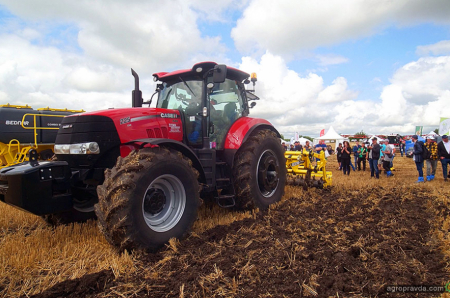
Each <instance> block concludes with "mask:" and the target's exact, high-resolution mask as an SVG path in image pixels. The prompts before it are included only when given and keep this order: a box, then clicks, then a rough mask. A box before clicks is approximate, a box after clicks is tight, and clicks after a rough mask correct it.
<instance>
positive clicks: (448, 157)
mask: <svg viewBox="0 0 450 298" xmlns="http://www.w3.org/2000/svg"><path fill="white" fill-rule="evenodd" d="M437 151H438V156H439V160H440V161H441V164H442V171H443V172H444V181H445V182H447V181H448V173H447V165H448V164H450V142H449V141H448V136H447V135H443V136H442V141H440V142H439V144H438V148H437Z"/></svg>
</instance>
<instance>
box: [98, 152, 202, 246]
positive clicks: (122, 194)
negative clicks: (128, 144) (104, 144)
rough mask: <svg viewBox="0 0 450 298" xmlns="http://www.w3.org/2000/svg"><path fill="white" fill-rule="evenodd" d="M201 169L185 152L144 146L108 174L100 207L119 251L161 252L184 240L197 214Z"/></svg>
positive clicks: (106, 232) (102, 225) (107, 231)
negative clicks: (170, 240) (160, 250)
mask: <svg viewBox="0 0 450 298" xmlns="http://www.w3.org/2000/svg"><path fill="white" fill-rule="evenodd" d="M197 177H198V172H197V171H196V170H195V169H194V168H193V167H192V166H191V162H190V160H188V159H187V158H186V157H184V156H183V155H182V154H181V153H180V152H171V151H169V150H168V149H163V148H154V149H147V148H144V149H142V150H140V151H139V152H133V153H131V154H130V155H129V156H127V157H125V158H121V157H119V158H118V161H117V164H116V166H115V167H114V168H112V169H111V170H106V172H105V182H104V183H103V185H100V186H98V188H97V193H98V200H99V203H98V204H97V205H96V206H95V213H96V214H97V217H98V225H99V227H100V229H101V231H102V232H103V234H104V235H105V237H106V239H107V240H108V241H109V242H110V243H111V244H112V245H114V246H116V247H117V248H118V249H119V250H120V251H123V250H125V249H127V250H130V249H134V248H144V249H147V250H149V251H156V250H157V249H159V248H160V247H162V246H163V245H164V244H165V243H167V242H168V241H169V239H170V238H172V237H175V238H183V237H185V236H186V235H187V233H188V232H189V230H190V228H191V227H192V224H193V223H194V221H195V220H196V218H197V211H198V207H199V201H200V199H199V184H198V181H197Z"/></svg>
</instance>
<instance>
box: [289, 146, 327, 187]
mask: <svg viewBox="0 0 450 298" xmlns="http://www.w3.org/2000/svg"><path fill="white" fill-rule="evenodd" d="M284 156H285V157H286V169H287V174H288V177H287V182H288V184H291V185H298V186H303V188H305V189H306V188H308V187H318V188H323V187H328V186H331V182H332V173H331V172H329V171H328V172H327V170H326V164H327V160H326V158H325V151H323V150H322V151H321V152H320V153H316V152H313V151H312V150H307V149H303V150H302V151H286V152H285V154H284ZM316 158H318V159H319V160H318V161H317V163H316V165H315V166H314V165H313V163H314V159H316ZM316 178H318V179H316Z"/></svg>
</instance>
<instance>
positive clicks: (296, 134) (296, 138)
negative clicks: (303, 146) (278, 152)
mask: <svg viewBox="0 0 450 298" xmlns="http://www.w3.org/2000/svg"><path fill="white" fill-rule="evenodd" d="M295 140H296V141H298V132H296V133H295Z"/></svg>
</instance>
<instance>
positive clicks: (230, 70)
mask: <svg viewBox="0 0 450 298" xmlns="http://www.w3.org/2000/svg"><path fill="white" fill-rule="evenodd" d="M216 65H217V63H216V62H211V61H206V62H200V63H196V64H194V66H192V68H191V69H182V70H175V71H172V72H157V73H154V74H153V76H154V77H156V78H157V79H158V80H160V81H170V80H172V79H174V78H178V77H179V76H186V75H199V74H201V75H203V74H204V73H205V72H207V71H208V70H210V69H211V68H214V66H216ZM199 67H201V68H202V71H201V72H197V68H199ZM249 76H250V75H249V74H248V73H246V72H243V71H241V70H239V69H236V68H234V67H230V66H227V77H231V78H233V79H236V80H238V81H240V82H242V81H243V80H245V79H247V78H248V77H249Z"/></svg>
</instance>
